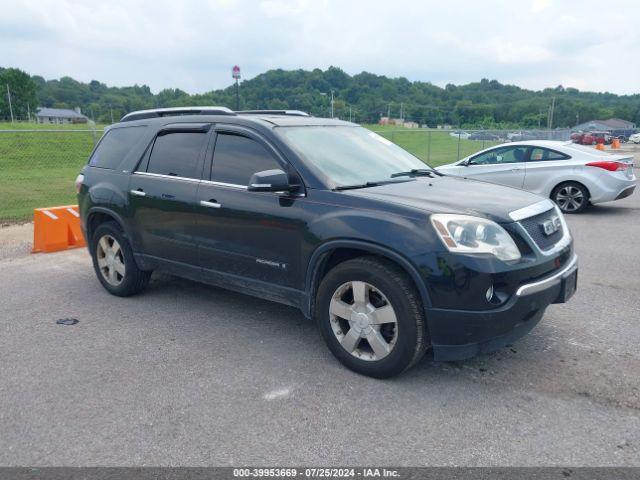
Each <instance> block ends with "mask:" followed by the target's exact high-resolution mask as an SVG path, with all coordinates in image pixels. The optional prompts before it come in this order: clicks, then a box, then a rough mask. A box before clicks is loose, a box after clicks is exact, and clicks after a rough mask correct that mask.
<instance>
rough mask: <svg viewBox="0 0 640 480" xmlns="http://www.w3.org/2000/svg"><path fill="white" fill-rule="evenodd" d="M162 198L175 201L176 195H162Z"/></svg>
mask: <svg viewBox="0 0 640 480" xmlns="http://www.w3.org/2000/svg"><path fill="white" fill-rule="evenodd" d="M162 198H164V199H165V200H172V199H174V198H176V197H175V195H170V194H168V193H163V194H162Z"/></svg>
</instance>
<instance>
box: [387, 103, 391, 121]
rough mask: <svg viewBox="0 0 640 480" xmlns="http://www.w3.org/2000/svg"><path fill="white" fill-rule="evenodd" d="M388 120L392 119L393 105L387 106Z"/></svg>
mask: <svg viewBox="0 0 640 480" xmlns="http://www.w3.org/2000/svg"><path fill="white" fill-rule="evenodd" d="M387 118H391V104H388V105H387Z"/></svg>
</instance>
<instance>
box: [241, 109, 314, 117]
mask: <svg viewBox="0 0 640 480" xmlns="http://www.w3.org/2000/svg"><path fill="white" fill-rule="evenodd" d="M235 113H237V114H239V115H291V116H294V117H309V116H310V115H309V114H308V113H307V112H303V111H302V110H236V112H235Z"/></svg>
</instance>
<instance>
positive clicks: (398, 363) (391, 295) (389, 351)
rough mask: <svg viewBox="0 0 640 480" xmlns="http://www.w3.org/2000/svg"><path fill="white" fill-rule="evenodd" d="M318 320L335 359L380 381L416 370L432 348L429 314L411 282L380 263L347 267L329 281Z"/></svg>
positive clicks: (363, 261)
mask: <svg viewBox="0 0 640 480" xmlns="http://www.w3.org/2000/svg"><path fill="white" fill-rule="evenodd" d="M316 300H317V302H316V309H315V318H316V321H317V323H318V326H319V328H320V332H321V333H322V336H323V338H324V340H325V342H326V343H327V346H328V347H329V349H330V350H331V352H332V353H333V355H334V356H335V357H336V358H337V359H338V360H339V361H340V362H341V363H342V364H343V365H344V366H346V367H347V368H349V369H351V370H353V371H355V372H358V373H360V374H363V375H367V376H370V377H375V378H388V377H392V376H394V375H398V374H400V373H402V372H404V371H405V370H407V369H409V368H410V367H412V366H413V365H415V364H416V363H417V362H418V361H419V360H420V359H421V358H422V357H423V355H424V353H425V351H426V349H427V346H428V345H429V342H428V336H427V329H426V322H425V317H424V309H423V307H422V302H421V301H420V296H419V294H418V292H417V291H416V288H415V286H414V284H413V282H412V280H411V278H410V277H409V276H408V275H407V274H406V273H405V272H404V271H403V270H402V269H400V268H399V267H398V266H397V265H395V264H394V263H392V262H390V261H388V260H385V259H380V258H377V257H369V256H367V257H359V258H356V259H353V260H348V261H345V262H344V263H341V264H339V265H338V266H337V267H335V268H333V269H332V270H331V271H329V273H328V274H327V275H326V276H325V277H324V279H323V280H322V282H321V284H320V288H319V289H318V293H317V297H316Z"/></svg>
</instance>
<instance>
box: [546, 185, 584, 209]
mask: <svg viewBox="0 0 640 480" xmlns="http://www.w3.org/2000/svg"><path fill="white" fill-rule="evenodd" d="M551 199H552V200H553V201H554V202H556V204H557V205H558V207H560V210H562V212H563V213H580V212H582V211H584V210H585V209H586V208H587V206H588V205H589V192H588V190H587V189H586V188H585V186H584V185H581V184H579V183H577V182H567V183H561V184H560V185H558V186H557V187H556V188H555V189H554V190H553V193H552V194H551Z"/></svg>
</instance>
